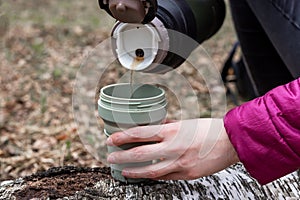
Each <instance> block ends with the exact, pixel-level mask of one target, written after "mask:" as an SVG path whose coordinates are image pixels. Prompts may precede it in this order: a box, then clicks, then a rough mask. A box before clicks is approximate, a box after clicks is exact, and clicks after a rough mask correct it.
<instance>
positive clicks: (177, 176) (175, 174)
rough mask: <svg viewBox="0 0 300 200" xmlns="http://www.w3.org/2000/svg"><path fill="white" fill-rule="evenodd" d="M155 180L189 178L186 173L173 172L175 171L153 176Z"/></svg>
mask: <svg viewBox="0 0 300 200" xmlns="http://www.w3.org/2000/svg"><path fill="white" fill-rule="evenodd" d="M153 180H157V181H159V180H165V181H168V180H187V178H186V173H183V172H173V173H170V174H167V175H164V176H161V177H156V178H153Z"/></svg>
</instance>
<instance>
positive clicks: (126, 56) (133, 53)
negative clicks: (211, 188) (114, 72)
mask: <svg viewBox="0 0 300 200" xmlns="http://www.w3.org/2000/svg"><path fill="white" fill-rule="evenodd" d="M112 36H113V39H114V46H115V52H116V54H117V57H118V60H119V61H120V63H121V65H122V66H123V67H125V68H127V69H131V70H138V71H139V70H144V69H146V68H148V67H149V66H150V65H151V64H152V63H153V62H154V60H155V58H156V55H157V52H158V50H159V43H160V42H161V38H160V35H159V32H158V31H157V29H156V28H155V27H154V26H152V25H151V24H132V23H130V24H129V23H121V22H119V23H117V24H116V26H115V29H114V30H113V33H112ZM140 51H142V53H140ZM136 61H138V62H136Z"/></svg>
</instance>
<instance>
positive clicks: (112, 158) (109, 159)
mask: <svg viewBox="0 0 300 200" xmlns="http://www.w3.org/2000/svg"><path fill="white" fill-rule="evenodd" d="M107 162H109V163H110V164H114V162H115V157H114V156H108V158H107Z"/></svg>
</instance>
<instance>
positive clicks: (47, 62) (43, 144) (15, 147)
mask: <svg viewBox="0 0 300 200" xmlns="http://www.w3.org/2000/svg"><path fill="white" fill-rule="evenodd" d="M0 17H1V18H0V49H1V51H0V181H1V180H8V179H14V178H16V177H20V176H26V175H30V174H32V173H35V172H37V171H40V170H46V169H49V168H50V167H55V166H66V165H75V166H81V167H95V166H103V164H102V163H101V162H99V161H97V160H96V159H95V158H94V157H93V156H92V155H91V154H89V153H88V152H87V150H86V149H85V147H84V146H83V145H82V142H81V140H80V138H79V136H78V135H77V128H78V127H77V125H76V123H75V122H74V117H73V111H72V93H73V86H74V81H75V78H76V73H77V71H78V69H79V67H80V65H81V63H82V62H83V60H84V59H85V58H86V57H87V55H88V54H89V52H91V50H92V49H93V48H94V47H95V46H96V45H97V44H99V43H100V42H101V41H103V40H104V39H105V38H107V37H109V35H110V30H111V27H112V25H113V23H114V20H113V19H112V18H110V17H109V16H108V15H106V14H105V13H104V12H103V11H100V9H99V8H98V4H97V1H96V0H95V1H68V0H51V1H50V0H43V1H36V0H26V1H21V0H14V1H4V0H0ZM235 40H236V38H235V35H234V31H233V28H232V24H231V20H230V15H229V12H228V13H227V19H226V22H225V24H224V26H223V27H222V29H221V30H220V31H219V33H218V34H217V35H215V36H214V37H213V38H212V39H210V40H209V41H207V42H205V43H204V45H203V46H204V47H205V49H206V50H207V51H208V52H209V54H210V56H211V57H212V59H213V61H214V63H215V64H216V65H217V67H219V68H221V66H222V63H223V62H224V60H225V59H226V57H227V55H228V52H229V51H230V49H231V47H232V45H233V43H234V42H235ZM181 71H182V73H185V69H181ZM191 79H193V76H192V75H191ZM201 88H202V87H201V85H199V83H197V82H195V85H194V89H196V90H199V92H204V93H205V92H207V91H205V90H203V91H201ZM170 106H172V105H170Z"/></svg>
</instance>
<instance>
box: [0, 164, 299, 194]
mask: <svg viewBox="0 0 300 200" xmlns="http://www.w3.org/2000/svg"><path fill="white" fill-rule="evenodd" d="M299 198H300V181H299V174H297V173H296V172H294V173H292V174H290V175H288V176H285V177H283V178H281V179H278V180H276V181H274V182H272V183H270V184H268V185H265V186H261V185H259V184H258V183H257V182H256V181H255V180H254V179H253V178H251V177H250V176H249V175H248V173H247V172H246V171H245V169H244V168H243V166H242V165H241V164H237V165H235V166H232V167H230V168H228V169H226V170H223V171H221V172H219V173H216V174H214V175H211V176H207V177H204V178H200V179H197V180H193V181H167V182H165V181H151V182H149V183H143V184H132V185H130V184H125V183H120V182H118V181H115V180H113V179H112V178H111V176H110V169H109V168H78V167H70V166H68V167H57V168H51V169H49V170H47V171H45V172H40V173H37V174H34V175H31V176H28V177H24V178H19V179H16V180H13V181H4V182H2V183H0V200H7V199H64V200H72V199H142V200H143V199H159V200H161V199H168V200H169V199H188V200H190V199H235V200H236V199H299Z"/></svg>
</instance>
